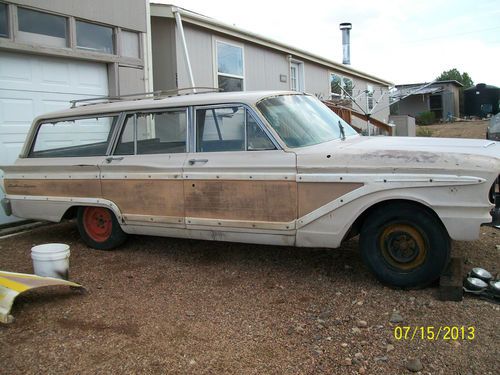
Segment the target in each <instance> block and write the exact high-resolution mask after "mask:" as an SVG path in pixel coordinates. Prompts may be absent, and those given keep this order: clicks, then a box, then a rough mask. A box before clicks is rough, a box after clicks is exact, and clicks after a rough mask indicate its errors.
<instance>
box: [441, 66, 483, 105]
mask: <svg viewBox="0 0 500 375" xmlns="http://www.w3.org/2000/svg"><path fill="white" fill-rule="evenodd" d="M452 80H455V81H458V82H460V83H461V84H462V85H464V87H460V90H459V91H458V105H459V110H460V113H464V89H468V88H469V87H471V86H474V81H472V78H471V77H470V75H469V73H467V72H463V73H460V72H459V71H458V69H457V68H453V69H450V70H445V71H444V72H443V73H441V74H440V75H439V76H438V77H437V78H436V81H452Z"/></svg>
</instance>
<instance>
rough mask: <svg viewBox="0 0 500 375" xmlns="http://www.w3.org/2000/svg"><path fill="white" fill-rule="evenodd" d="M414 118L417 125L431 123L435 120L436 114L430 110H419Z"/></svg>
mask: <svg viewBox="0 0 500 375" xmlns="http://www.w3.org/2000/svg"><path fill="white" fill-rule="evenodd" d="M415 120H416V122H417V125H432V124H434V122H435V121H436V115H435V114H434V112H431V111H426V112H420V113H419V114H418V115H417V117H416V118H415Z"/></svg>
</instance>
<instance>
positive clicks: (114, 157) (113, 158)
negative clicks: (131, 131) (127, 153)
mask: <svg viewBox="0 0 500 375" xmlns="http://www.w3.org/2000/svg"><path fill="white" fill-rule="evenodd" d="M113 160H123V156H108V157H107V158H106V161H107V162H108V163H111V162H112V161H113Z"/></svg>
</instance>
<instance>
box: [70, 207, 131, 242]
mask: <svg viewBox="0 0 500 375" xmlns="http://www.w3.org/2000/svg"><path fill="white" fill-rule="evenodd" d="M77 218H78V231H79V232H80V236H81V237H82V239H83V241H84V242H85V243H86V244H87V245H88V246H90V247H92V248H94V249H98V250H111V249H114V248H116V247H118V246H120V245H121V244H122V243H123V242H125V240H126V238H127V235H126V234H125V233H124V232H123V230H122V228H121V227H120V224H119V223H118V220H116V217H115V215H114V214H113V212H112V211H111V210H109V209H107V208H104V207H79V208H78V215H77Z"/></svg>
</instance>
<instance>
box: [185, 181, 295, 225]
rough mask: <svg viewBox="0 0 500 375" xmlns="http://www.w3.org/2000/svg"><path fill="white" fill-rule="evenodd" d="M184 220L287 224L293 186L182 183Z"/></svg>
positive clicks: (292, 214)
mask: <svg viewBox="0 0 500 375" xmlns="http://www.w3.org/2000/svg"><path fill="white" fill-rule="evenodd" d="M184 191H185V196H186V200H185V204H186V216H187V217H199V218H212V219H221V220H224V219H225V220H248V221H271V222H272V221H278V222H290V221H292V220H295V219H296V218H297V184H296V183H295V182H288V181H235V180H232V181H228V180H224V181H213V180H190V181H186V180H185V181H184Z"/></svg>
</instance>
